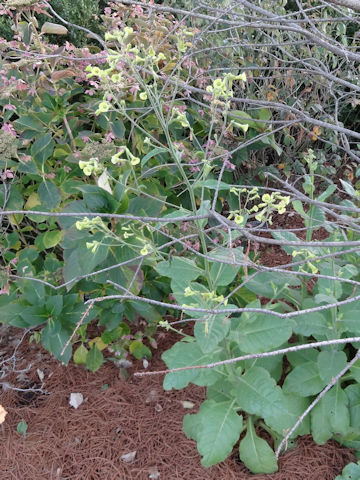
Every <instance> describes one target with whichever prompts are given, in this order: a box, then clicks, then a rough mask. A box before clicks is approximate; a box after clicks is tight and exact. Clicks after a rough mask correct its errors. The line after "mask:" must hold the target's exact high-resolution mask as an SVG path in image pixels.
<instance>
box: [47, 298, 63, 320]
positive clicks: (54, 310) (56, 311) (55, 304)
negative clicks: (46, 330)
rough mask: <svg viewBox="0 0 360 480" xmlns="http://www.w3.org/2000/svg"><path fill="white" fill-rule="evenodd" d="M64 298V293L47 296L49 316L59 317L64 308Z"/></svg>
mask: <svg viewBox="0 0 360 480" xmlns="http://www.w3.org/2000/svg"><path fill="white" fill-rule="evenodd" d="M63 298H64V297H63V296H62V295H52V296H51V297H50V296H48V297H47V300H46V303H45V308H46V310H47V313H48V315H49V317H57V316H58V315H60V313H61V311H62V308H63Z"/></svg>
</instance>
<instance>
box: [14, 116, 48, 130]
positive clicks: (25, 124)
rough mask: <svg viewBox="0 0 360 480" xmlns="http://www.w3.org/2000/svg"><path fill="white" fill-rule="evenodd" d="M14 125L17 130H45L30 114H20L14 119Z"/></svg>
mask: <svg viewBox="0 0 360 480" xmlns="http://www.w3.org/2000/svg"><path fill="white" fill-rule="evenodd" d="M14 126H15V128H16V129H17V130H18V131H24V130H34V131H35V132H38V133H42V132H44V131H45V126H43V125H42V124H41V123H40V122H39V121H38V120H36V118H35V117H32V116H31V115H22V116H21V117H20V118H19V119H18V120H15V122H14Z"/></svg>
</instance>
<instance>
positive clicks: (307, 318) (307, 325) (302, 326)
mask: <svg viewBox="0 0 360 480" xmlns="http://www.w3.org/2000/svg"><path fill="white" fill-rule="evenodd" d="M293 320H294V322H295V326H294V328H293V330H294V333H296V334H298V335H305V336H307V337H309V336H311V335H326V333H327V332H328V330H329V326H328V321H327V319H326V317H325V315H323V314H322V313H321V312H312V313H306V314H304V315H299V316H297V317H294V319H293Z"/></svg>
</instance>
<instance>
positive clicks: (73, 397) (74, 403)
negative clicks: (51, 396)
mask: <svg viewBox="0 0 360 480" xmlns="http://www.w3.org/2000/svg"><path fill="white" fill-rule="evenodd" d="M83 401H84V397H83V394H82V393H71V394H70V400H69V405H70V406H71V407H74V408H75V409H77V408H79V407H80V405H81V404H82V403H83Z"/></svg>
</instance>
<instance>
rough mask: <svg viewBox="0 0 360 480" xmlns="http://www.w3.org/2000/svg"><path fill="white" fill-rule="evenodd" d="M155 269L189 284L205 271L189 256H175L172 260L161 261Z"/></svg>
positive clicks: (165, 275)
mask: <svg viewBox="0 0 360 480" xmlns="http://www.w3.org/2000/svg"><path fill="white" fill-rule="evenodd" d="M155 270H156V271H157V272H158V273H159V274H160V275H162V276H164V277H169V278H171V279H173V280H175V281H181V283H184V284H186V286H187V284H188V283H189V282H191V281H192V280H195V279H196V278H197V277H198V276H199V275H202V274H203V273H204V272H203V270H201V268H199V267H198V266H196V264H195V262H194V261H193V260H190V259H189V258H181V257H174V258H172V259H171V261H170V262H160V263H158V264H157V265H156V267H155Z"/></svg>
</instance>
